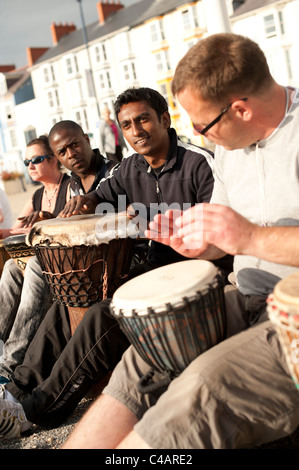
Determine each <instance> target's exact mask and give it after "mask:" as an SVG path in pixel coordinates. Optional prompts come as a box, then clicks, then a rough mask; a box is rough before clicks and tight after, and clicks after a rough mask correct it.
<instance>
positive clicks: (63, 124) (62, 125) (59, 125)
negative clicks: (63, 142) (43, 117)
mask: <svg viewBox="0 0 299 470" xmlns="http://www.w3.org/2000/svg"><path fill="white" fill-rule="evenodd" d="M61 129H74V130H76V131H77V132H79V133H80V134H82V135H85V134H84V131H83V129H82V127H81V126H80V125H79V124H78V123H77V122H75V121H70V120H64V121H59V122H56V124H54V126H53V127H52V129H51V130H50V132H49V141H50V140H51V138H52V136H53V135H54V134H56V132H59V131H60V130H61Z"/></svg>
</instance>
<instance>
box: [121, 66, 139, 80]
mask: <svg viewBox="0 0 299 470" xmlns="http://www.w3.org/2000/svg"><path fill="white" fill-rule="evenodd" d="M123 77H124V79H125V81H129V80H130V81H133V80H136V69H135V64H134V62H126V63H125V64H124V65H123Z"/></svg>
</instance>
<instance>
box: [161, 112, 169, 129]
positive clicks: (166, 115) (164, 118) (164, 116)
mask: <svg viewBox="0 0 299 470" xmlns="http://www.w3.org/2000/svg"><path fill="white" fill-rule="evenodd" d="M161 120H162V123H163V126H164V128H165V129H168V128H169V127H170V124H171V117H170V114H169V112H168V111H165V112H164V113H163V114H162V116H161Z"/></svg>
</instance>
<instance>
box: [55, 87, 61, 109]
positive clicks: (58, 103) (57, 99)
mask: <svg viewBox="0 0 299 470" xmlns="http://www.w3.org/2000/svg"><path fill="white" fill-rule="evenodd" d="M55 98H56V104H57V106H60V100H59V94H58V90H55Z"/></svg>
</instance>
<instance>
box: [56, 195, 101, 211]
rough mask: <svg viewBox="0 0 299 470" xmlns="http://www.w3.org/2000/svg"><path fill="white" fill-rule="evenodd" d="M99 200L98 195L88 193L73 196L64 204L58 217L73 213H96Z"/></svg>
mask: <svg viewBox="0 0 299 470" xmlns="http://www.w3.org/2000/svg"><path fill="white" fill-rule="evenodd" d="M98 204H99V200H98V198H97V197H96V196H94V195H92V193H90V194H86V195H84V196H74V197H72V198H71V199H70V200H69V201H68V202H67V203H66V205H65V206H64V208H63V210H62V211H61V212H60V214H59V215H58V217H71V216H72V215H80V214H94V213H95V210H96V207H97V205H98Z"/></svg>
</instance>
